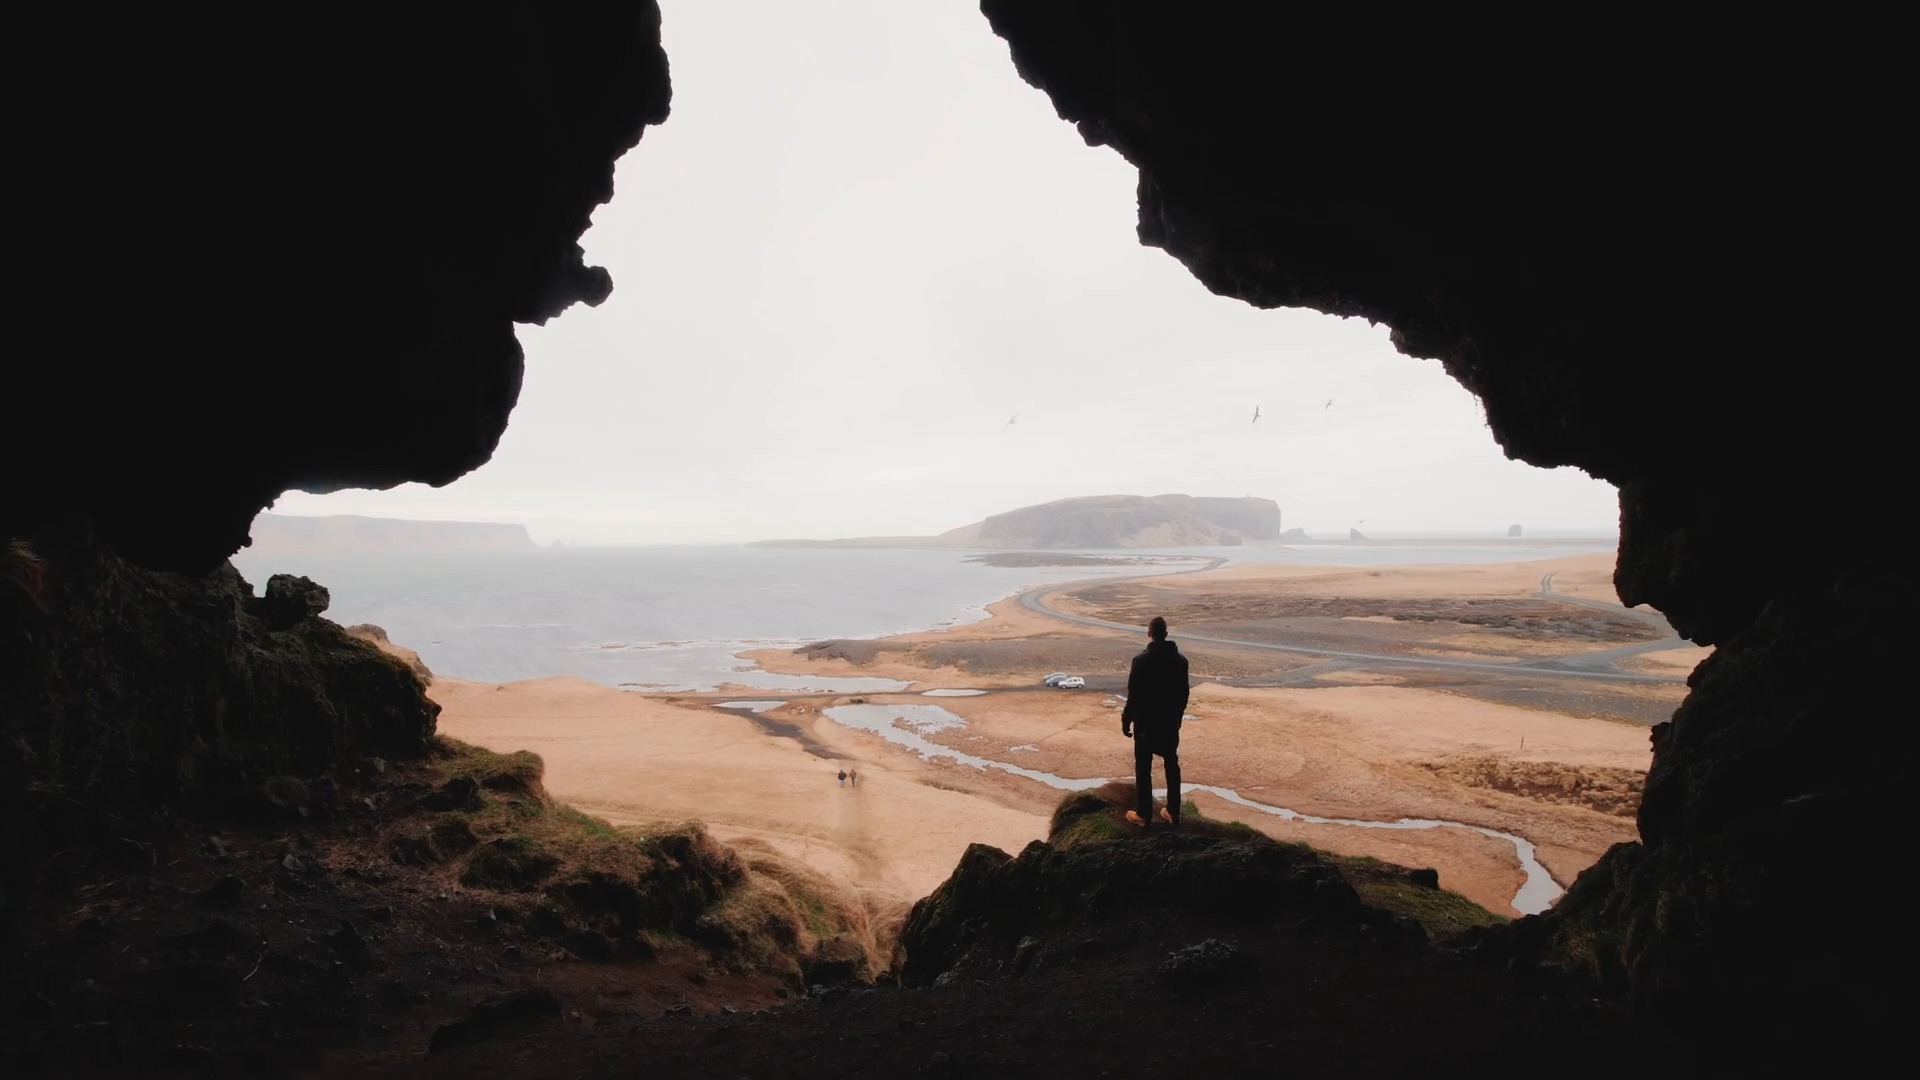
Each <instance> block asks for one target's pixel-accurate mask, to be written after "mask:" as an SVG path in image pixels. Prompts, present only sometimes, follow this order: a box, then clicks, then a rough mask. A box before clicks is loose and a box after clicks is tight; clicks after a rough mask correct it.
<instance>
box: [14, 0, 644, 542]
mask: <svg viewBox="0 0 1920 1080" xmlns="http://www.w3.org/2000/svg"><path fill="white" fill-rule="evenodd" d="M14 29H15V40H16V41H18V42H20V43H22V49H21V52H22V54H23V55H22V56H21V57H20V59H19V65H18V66H17V68H16V69H15V74H16V76H17V77H20V78H21V79H22V81H23V82H24V83H26V84H27V85H28V89H27V90H24V91H23V92H22V94H21V96H20V98H19V100H20V101H21V103H22V113H23V117H22V123H21V125H20V128H19V130H18V131H17V132H16V133H15V134H14V135H13V142H14V149H15V152H16V157H15V160H16V161H17V162H19V163H20V165H19V168H18V170H17V177H16V178H17V179H19V180H22V181H24V183H23V186H22V189H21V190H19V191H17V192H16V194H15V203H16V206H18V207H24V208H26V210H27V212H25V213H23V214H21V215H20V216H21V219H22V226H23V232H24V233H25V239H26V240H27V242H28V246H25V247H24V248H22V249H16V251H15V260H16V262H17V263H18V264H19V265H20V267H21V271H22V272H21V274H20V275H19V278H20V281H21V284H20V285H19V288H21V289H23V290H25V291H27V293H28V296H27V297H26V298H25V302H24V303H23V304H22V307H23V309H24V310H26V311H30V312H31V313H32V314H31V317H32V318H33V319H34V320H35V323H36V325H37V326H38V327H39V328H40V329H41V330H43V331H44V334H43V335H42V339H41V341H40V342H39V343H38V344H37V345H36V346H35V347H34V348H33V349H31V350H27V351H24V352H23V353H22V354H21V363H20V364H19V366H18V367H17V368H15V369H14V370H13V371H11V372H10V373H9V375H8V377H7V386H8V390H9V391H10V392H9V393H7V394H6V395H4V396H0V454H3V455H4V458H0V460H5V461H6V462H7V464H8V468H7V469H6V471H5V473H4V476H3V477H0V485H3V486H0V537H6V536H15V535H21V534H22V533H23V532H24V531H26V530H28V529H29V528H31V527H32V526H33V525H34V523H36V522H43V521H48V520H54V519H90V520H91V521H93V522H94V523H95V526H96V528H97V531H98V534H99V536H100V538H101V540H102V542H103V543H104V544H106V545H107V546H109V547H111V548H113V549H115V550H117V551H119V552H121V553H123V554H125V555H127V556H128V557H130V558H133V559H135V560H136V561H138V562H140V563H142V564H144V565H148V566H152V567H156V568H166V569H177V570H184V571H188V572H192V573H196V574H199V573H205V572H207V571H210V570H212V569H214V568H215V567H216V566H218V565H219V564H220V563H221V562H223V561H224V560H225V559H226V558H227V556H228V555H230V554H232V553H233V552H234V551H235V550H237V549H239V548H240V547H242V546H244V545H245V544H246V542H247V530H248V524H249V523H250V522H251V521H252V520H253V517H254V515H255V514H256V513H257V512H258V511H259V510H260V509H262V508H263V507H265V506H267V505H268V504H269V503H271V501H272V500H274V499H275V498H277V497H278V496H279V495H280V493H281V492H283V491H286V490H288V489H300V490H305V491H314V492H324V491H330V490H336V489H339V488H343V487H391V486H394V485H396V484H399V483H402V482H406V481H419V482H423V483H428V484H435V485H439V484H446V483H449V482H451V481H452V480H454V479H455V478H457V477H459V476H461V475H462V474H464V473H466V472H468V471H470V470H472V469H473V468H474V467H476V466H478V465H480V464H481V463H483V462H485V461H486V460H487V459H488V457H489V456H490V455H491V454H492V452H493V449H494V447H495V445H496V444H497V443H498V441H499V438H500V435H501V433H502V432H503V431H504V430H505V428H506V423H507V415H508V413H509V411H510V410H511V409H512V408H513V405H514V402H515V400H516V399H517V398H518V396H519V391H520V380H521V373H522V355H521V350H520V346H519V343H518V342H517V341H516V340H515V338H514V333H513V324H514V323H516V322H522V323H541V322H544V321H546V320H547V319H549V318H551V317H552V316H554V315H556V314H558V313H559V312H560V311H562V310H564V309H565V308H567V307H568V306H569V305H571V304H574V303H576V302H584V303H588V304H597V303H599V302H600V301H601V300H603V299H605V297H606V296H607V295H608V294H609V292H610V291H611V289H612V282H611V281H610V279H609V277H608V274H607V272H606V271H605V270H604V269H601V268H598V267H592V266H588V265H586V264H585V262H584V257H583V253H582V250H581V248H580V245H579V240H580V237H581V234H582V233H583V232H584V231H585V230H586V228H587V226H588V224H589V219H590V216H591V214H592V212H593V209H594V207H596V206H598V205H599V204H601V203H604V202H606V201H607V199H608V198H610V197H611V196H612V194H613V167H614V161H615V159H617V158H618V157H619V156H620V155H621V154H622V153H624V152H625V151H627V150H628V149H630V148H632V147H633V146H634V145H635V144H636V143H637V142H638V141H639V139H640V136H641V132H642V130H643V129H644V128H645V127H646V126H647V125H649V124H657V123H660V122H661V121H662V120H664V119H665V118H666V115H667V109H668V102H669V97H670V92H669V84H668V78H667V60H666V54H665V53H664V52H663V51H662V49H661V47H660V12H659V9H658V7H657V6H656V5H655V4H653V3H650V2H644V0H641V2H628V3H586V4H558V5H552V4H549V5H542V4H530V3H508V4H497V5H465V6H462V7H459V8H457V9H451V8H443V7H441V6H438V5H387V6H384V7H381V8H379V9H377V11H376V10H375V9H366V10H353V9H335V8H329V9H326V10H324V11H312V12H309V11H300V10H294V9H273V10H263V11H256V12H248V13H246V14H245V15H244V16H242V15H240V14H237V13H235V12H232V11H228V10H226V9H215V8H206V9H198V8H195V9H184V10H183V9H178V8H158V7H154V8H147V7H136V8H131V9H127V10H124V11H115V12H114V13H113V14H112V15H111V17H110V18H109V17H104V16H102V15H101V14H100V13H99V12H96V11H94V10H92V9H89V8H87V7H85V6H84V5H41V6H38V7H35V8H33V9H32V10H30V11H26V12H22V13H21V16H20V19H19V20H18V22H17V23H16V25H15V28H14Z"/></svg>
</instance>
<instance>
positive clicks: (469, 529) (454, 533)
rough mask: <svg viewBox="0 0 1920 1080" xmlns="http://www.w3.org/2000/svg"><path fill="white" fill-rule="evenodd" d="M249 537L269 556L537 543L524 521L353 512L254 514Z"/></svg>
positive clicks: (513, 547) (516, 547) (526, 547)
mask: <svg viewBox="0 0 1920 1080" xmlns="http://www.w3.org/2000/svg"><path fill="white" fill-rule="evenodd" d="M252 536H253V543H252V545H251V550H252V551H254V552H255V553H257V554H273V555H311V554H326V553H331V552H383V551H531V550H533V548H534V546H535V545H534V542H533V537H532V536H529V535H528V534H527V527H526V526H525V525H508V524H504V523H501V522H493V521H407V520H401V519H399V518H372V517H360V516H358V515H354V514H332V515H327V516H324V517H296V516H292V515H288V514H261V515H260V516H259V517H257V518H254V519H253V534H252Z"/></svg>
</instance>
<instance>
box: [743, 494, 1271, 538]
mask: <svg viewBox="0 0 1920 1080" xmlns="http://www.w3.org/2000/svg"><path fill="white" fill-rule="evenodd" d="M1278 539H1280V504H1279V503H1276V502H1274V501H1273V500H1272V499H1256V498H1252V497H1247V498H1238V497H1223V498H1210V497H1205V496H1194V495H1085V496H1080V497H1078V498H1071V499H1056V500H1055V501H1053V502H1048V503H1040V504H1039V505H1037V506H1023V507H1021V508H1019V509H1018V510H1009V511H1007V512H1006V513H1004V514H995V515H993V516H992V517H989V518H986V519H984V520H981V521H976V522H974V523H973V524H971V525H962V526H961V527H959V528H957V529H950V530H948V531H946V532H943V533H941V534H939V535H938V536H860V537H848V538H843V539H838V540H761V541H757V542H755V543H753V544H750V545H748V546H749V547H781V548H808V547H822V548H1022V549H1028V550H1047V549H1059V548H1147V547H1231V546H1235V545H1239V544H1246V543H1252V542H1257V541H1273V540H1278Z"/></svg>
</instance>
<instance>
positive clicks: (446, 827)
mask: <svg viewBox="0 0 1920 1080" xmlns="http://www.w3.org/2000/svg"><path fill="white" fill-rule="evenodd" d="M427 843H429V844H431V845H433V850H435V851H437V852H439V853H440V854H441V855H443V856H447V857H452V856H454V855H459V854H462V853H465V852H468V851H472V850H473V849H474V848H475V847H478V846H479V844H480V838H479V837H477V836H475V835H473V826H471V825H469V824H467V820H466V819H465V818H459V817H449V818H443V819H441V820H439V821H436V822H434V823H433V827H432V828H431V829H428V830H427Z"/></svg>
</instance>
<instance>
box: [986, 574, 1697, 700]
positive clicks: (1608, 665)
mask: <svg viewBox="0 0 1920 1080" xmlns="http://www.w3.org/2000/svg"><path fill="white" fill-rule="evenodd" d="M1225 562H1227V560H1226V559H1219V558H1216V559H1210V560H1208V562H1207V563H1206V565H1204V566H1197V567H1194V568H1193V569H1191V570H1177V571H1174V572H1173V573H1169V574H1150V575H1145V576H1142V577H1131V578H1089V579H1086V580H1084V581H1075V582H1069V583H1067V584H1065V585H1057V584H1056V585H1042V586H1040V587H1038V588H1033V589H1028V590H1026V591H1025V592H1023V593H1021V594H1020V606H1021V607H1024V608H1026V609H1027V610H1028V611H1032V612H1034V613H1036V614H1039V615H1044V616H1046V617H1048V618H1052V619H1059V620H1061V621H1062V622H1069V623H1074V624H1075V625H1078V626H1091V627H1097V628H1099V629H1102V630H1118V631H1124V632H1126V633H1128V634H1133V635H1138V634H1140V633H1142V632H1143V631H1144V630H1145V629H1146V628H1145V627H1143V626H1131V625H1129V624H1127V623H1119V622H1110V621H1108V620H1106V619H1096V618H1093V617H1091V616H1087V615H1076V614H1074V613H1072V612H1068V611H1061V610H1059V609H1058V608H1055V607H1051V606H1049V605H1048V604H1047V599H1048V598H1049V597H1052V596H1055V595H1058V594H1060V593H1063V592H1066V591H1068V590H1071V589H1076V588H1085V587H1089V586H1093V585H1117V584H1123V583H1127V582H1135V581H1151V580H1155V579H1159V578H1168V577H1174V576H1177V575H1180V574H1200V573H1205V572H1206V571H1208V570H1214V569H1217V568H1219V567H1220V566H1221V565H1222V564H1224V563H1225ZM1553 577H1554V575H1553V574H1547V575H1545V576H1544V577H1542V578H1541V579H1540V596H1541V597H1542V598H1543V599H1548V600H1553V601H1557V602H1560V603H1569V604H1578V605H1581V606H1584V607H1597V608H1605V609H1607V610H1609V611H1624V612H1626V613H1627V614H1628V615H1630V616H1632V617H1634V618H1638V619H1640V620H1641V621H1643V622H1647V623H1649V624H1655V623H1657V624H1658V625H1659V626H1660V627H1662V628H1663V629H1664V628H1665V627H1666V625H1667V622H1666V619H1665V617H1664V616H1661V615H1658V614H1654V613H1649V612H1641V611H1636V610H1634V609H1632V608H1623V607H1621V606H1620V605H1619V604H1609V603H1606V602H1605V601H1601V600H1587V599H1583V598H1580V597H1574V596H1568V595H1566V594H1565V593H1560V592H1555V591H1554V589H1553ZM1180 640H1182V641H1193V642H1202V643H1205V644H1208V645H1225V646H1229V647H1232V648H1236V649H1255V650H1261V651H1265V652H1280V653H1292V654H1294V655H1298V656H1318V657H1323V658H1325V659H1329V660H1341V661H1346V662H1348V663H1360V664H1365V665H1368V666H1378V667H1384V666H1393V667H1423V668H1440V669H1443V670H1449V671H1468V672H1473V673H1475V674H1480V675H1489V674H1491V675H1513V676H1522V677H1532V678H1538V677H1540V676H1543V675H1544V676H1551V677H1554V678H1562V679H1598V680H1604V681H1610V682H1627V683H1675V682H1684V681H1686V680H1685V677H1684V676H1674V675H1642V674H1638V673H1635V672H1628V671H1620V670H1619V669H1617V668H1615V667H1614V663H1615V662H1616V661H1618V660H1622V659H1625V658H1626V657H1629V656H1637V655H1639V654H1641V653H1648V652H1660V651H1663V650H1666V649H1677V648H1680V647H1681V646H1683V645H1687V644H1690V643H1689V642H1688V641H1687V640H1686V639H1685V638H1677V637H1671V636H1669V637H1666V638H1663V639H1661V640H1658V641H1648V642H1642V643H1640V644H1637V645H1625V646H1621V647H1619V648H1613V649H1600V650H1597V651H1594V652H1589V653H1579V654H1576V655H1573V656H1560V657H1555V658H1553V659H1551V660H1530V661H1529V660H1519V659H1515V660H1511V661H1506V662H1501V661H1497V660H1442V659H1436V658H1432V657H1422V656H1392V655H1389V654H1386V653H1369V652H1352V651H1348V650H1344V649H1327V648H1320V647H1317V646H1311V645H1278V644H1274V643H1272V642H1265V641H1239V640H1235V639H1233V638H1221V637H1206V636H1201V635H1198V634H1181V635H1180Z"/></svg>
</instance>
